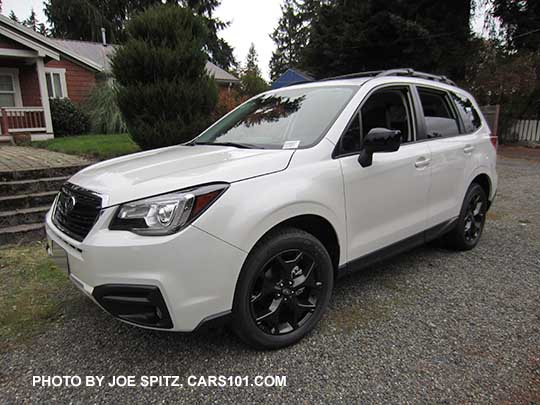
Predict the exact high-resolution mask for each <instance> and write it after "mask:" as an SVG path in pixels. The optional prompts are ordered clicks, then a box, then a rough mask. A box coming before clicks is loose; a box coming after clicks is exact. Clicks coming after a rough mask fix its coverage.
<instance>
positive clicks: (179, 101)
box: [112, 5, 217, 149]
mask: <svg viewBox="0 0 540 405" xmlns="http://www.w3.org/2000/svg"><path fill="white" fill-rule="evenodd" d="M126 32H127V41H126V43H125V45H124V46H122V47H120V48H119V49H118V50H117V51H116V53H115V55H114V57H113V59H112V67H113V74H114V76H115V78H116V82H117V84H118V95H117V101H118V106H119V108H120V111H122V114H123V115H124V119H125V121H126V124H127V127H128V130H129V132H130V134H131V136H132V138H133V140H134V141H135V142H136V143H137V144H138V145H139V146H140V147H141V148H143V149H151V148H156V147H161V146H168V145H174V144H178V143H182V142H187V141H189V140H190V139H192V138H193V137H195V136H196V135H197V134H198V133H200V132H201V131H202V130H203V129H205V128H206V127H207V126H208V124H209V123H210V122H211V119H212V112H213V110H214V106H215V104H216V101H217V88H216V84H215V82H214V80H213V79H212V78H211V77H209V76H208V74H207V73H206V70H205V65H206V61H207V55H206V54H205V53H204V52H203V48H204V44H205V42H206V28H205V25H204V22H203V21H202V20H201V18H200V17H196V16H194V15H193V14H192V13H191V11H189V10H187V9H184V8H182V7H179V6H176V5H160V6H154V7H151V8H149V9H147V10H146V11H145V12H144V13H142V14H139V15H137V16H136V17H134V18H132V19H131V20H130V21H129V23H128V24H127V26H126Z"/></svg>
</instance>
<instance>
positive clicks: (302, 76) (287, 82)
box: [272, 68, 315, 89]
mask: <svg viewBox="0 0 540 405" xmlns="http://www.w3.org/2000/svg"><path fill="white" fill-rule="evenodd" d="M313 80H315V78H314V77H312V76H311V75H310V74H308V73H306V72H302V71H301V70H299V69H296V68H289V69H287V70H286V71H285V73H283V74H282V75H281V76H279V77H278V78H277V79H276V80H275V81H274V83H272V89H279V88H281V87H287V86H291V85H293V84H296V83H303V82H312V81H313Z"/></svg>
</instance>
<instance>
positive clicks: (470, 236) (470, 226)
mask: <svg viewBox="0 0 540 405" xmlns="http://www.w3.org/2000/svg"><path fill="white" fill-rule="evenodd" d="M484 216H485V209H484V201H483V200H482V197H481V195H480V193H476V194H473V195H472V198H471V200H470V201H469V204H468V205H467V211H466V214H465V226H464V227H463V236H464V238H465V240H466V241H467V242H469V243H474V242H476V240H477V239H478V238H479V237H480V233H481V232H482V228H483V227H484Z"/></svg>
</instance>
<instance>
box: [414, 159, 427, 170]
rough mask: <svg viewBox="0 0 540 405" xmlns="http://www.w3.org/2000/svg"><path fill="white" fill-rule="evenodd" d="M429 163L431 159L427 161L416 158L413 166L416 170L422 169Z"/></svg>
mask: <svg viewBox="0 0 540 405" xmlns="http://www.w3.org/2000/svg"><path fill="white" fill-rule="evenodd" d="M430 162H431V159H428V158H425V157H423V156H422V157H421V158H418V160H417V161H416V162H414V166H415V167H416V168H417V169H422V168H423V167H426V166H428V165H429V163H430Z"/></svg>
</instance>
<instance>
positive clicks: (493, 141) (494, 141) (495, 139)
mask: <svg viewBox="0 0 540 405" xmlns="http://www.w3.org/2000/svg"><path fill="white" fill-rule="evenodd" d="M490 138H491V144H492V145H493V147H494V148H495V150H497V147H498V146H499V137H498V136H496V135H492V136H491V137H490Z"/></svg>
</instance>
